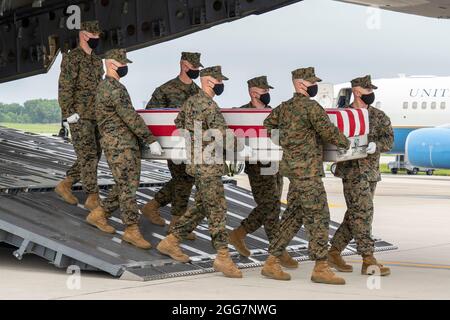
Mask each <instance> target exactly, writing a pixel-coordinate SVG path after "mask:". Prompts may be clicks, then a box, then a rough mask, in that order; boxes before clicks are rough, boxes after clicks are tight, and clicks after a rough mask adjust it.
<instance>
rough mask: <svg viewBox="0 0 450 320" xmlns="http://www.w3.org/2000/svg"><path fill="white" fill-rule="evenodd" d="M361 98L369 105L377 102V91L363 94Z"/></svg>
mask: <svg viewBox="0 0 450 320" xmlns="http://www.w3.org/2000/svg"><path fill="white" fill-rule="evenodd" d="M361 100H362V101H363V102H364V103H365V104H367V105H368V106H370V105H371V104H372V103H374V102H375V93H373V92H372V93H370V94H365V95H362V96H361Z"/></svg>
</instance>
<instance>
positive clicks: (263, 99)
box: [259, 93, 270, 106]
mask: <svg viewBox="0 0 450 320" xmlns="http://www.w3.org/2000/svg"><path fill="white" fill-rule="evenodd" d="M259 101H261V102H262V103H264V104H265V105H266V106H268V105H269V103H270V93H264V94H262V95H260V96H259Z"/></svg>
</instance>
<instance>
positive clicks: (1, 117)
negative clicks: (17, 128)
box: [0, 99, 61, 123]
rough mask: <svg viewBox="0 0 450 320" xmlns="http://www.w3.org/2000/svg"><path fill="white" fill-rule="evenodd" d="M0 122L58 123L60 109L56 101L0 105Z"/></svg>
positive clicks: (42, 100)
mask: <svg viewBox="0 0 450 320" xmlns="http://www.w3.org/2000/svg"><path fill="white" fill-rule="evenodd" d="M0 122H10V123H59V122H61V109H60V108H59V104H58V100H56V99H54V100H47V99H35V100H28V101H26V102H24V104H23V105H21V104H18V103H10V104H4V103H0Z"/></svg>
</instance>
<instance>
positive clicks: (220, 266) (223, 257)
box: [213, 248, 242, 278]
mask: <svg viewBox="0 0 450 320" xmlns="http://www.w3.org/2000/svg"><path fill="white" fill-rule="evenodd" d="M213 267H214V270H216V271H218V272H222V273H223V274H224V275H225V277H228V278H242V272H241V270H239V269H238V267H237V266H236V265H235V264H234V262H233V260H231V258H230V254H229V252H228V249H227V248H223V249H219V250H217V256H216V259H215V260H214V264H213Z"/></svg>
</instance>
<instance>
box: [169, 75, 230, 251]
mask: <svg viewBox="0 0 450 320" xmlns="http://www.w3.org/2000/svg"><path fill="white" fill-rule="evenodd" d="M201 75H202V76H206V75H211V76H213V77H214V78H216V79H218V80H219V79H222V80H227V78H226V77H224V76H223V75H222V72H221V69H220V68H219V67H213V68H207V69H203V70H202V73H201ZM175 124H176V125H177V128H179V129H185V130H187V132H189V134H190V141H188V140H186V147H187V152H188V158H189V159H188V162H187V165H186V172H187V173H188V174H189V175H190V176H191V177H194V179H195V186H196V189H197V192H196V194H195V206H193V207H190V208H189V209H188V211H187V212H186V213H185V214H184V215H183V216H182V217H181V218H180V220H178V223H177V224H176V225H175V227H174V229H173V232H172V233H173V235H175V236H176V237H177V238H180V239H185V238H186V237H187V235H188V234H189V233H191V232H192V231H193V230H194V229H195V227H196V226H197V225H198V224H199V223H200V222H201V221H202V220H203V219H204V218H207V219H208V225H209V230H210V233H211V238H212V244H213V247H214V248H215V249H216V250H219V249H226V248H227V246H228V233H227V232H226V213H227V204H226V201H225V190H224V187H223V182H222V179H221V177H222V176H223V175H225V174H226V173H227V168H226V165H225V161H224V159H220V161H216V159H215V153H214V152H211V153H208V152H205V149H206V148H208V149H209V148H212V149H211V150H215V148H216V146H218V148H219V149H221V150H222V149H224V148H225V147H226V148H229V149H231V150H234V145H235V142H236V141H235V138H234V136H233V135H231V136H230V135H226V130H227V129H228V126H227V124H226V122H225V119H224V117H223V115H222V113H221V111H220V108H219V106H218V105H217V104H216V103H215V102H214V100H213V99H212V98H211V97H210V96H208V95H207V94H206V93H205V92H204V91H200V92H199V93H198V94H196V95H195V96H193V97H191V98H189V99H188V100H187V101H186V102H185V103H184V105H183V107H182V108H181V110H180V113H179V114H178V117H177V119H176V120H175ZM198 124H199V125H200V128H201V132H200V134H203V133H204V132H205V131H206V130H210V129H215V130H218V132H220V133H221V135H222V136H223V137H224V140H223V142H222V144H221V143H220V142H218V141H216V140H213V141H212V142H211V141H202V140H201V141H202V142H201V150H198V151H197V152H196V150H195V148H194V145H195V140H196V139H202V136H200V137H196V136H195V135H194V126H195V125H198ZM197 143H199V142H198V141H197ZM223 143H225V145H223ZM199 157H200V158H201V157H203V159H199Z"/></svg>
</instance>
